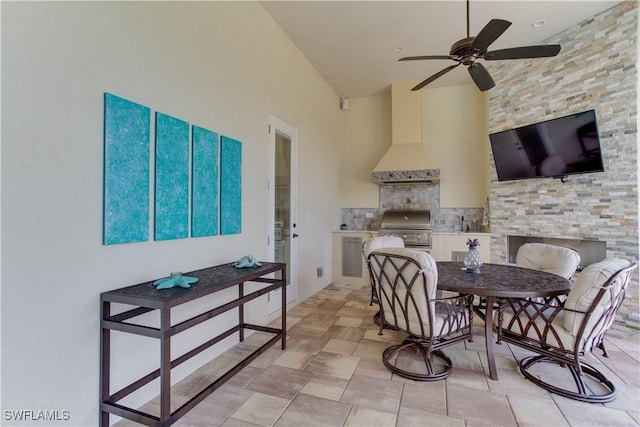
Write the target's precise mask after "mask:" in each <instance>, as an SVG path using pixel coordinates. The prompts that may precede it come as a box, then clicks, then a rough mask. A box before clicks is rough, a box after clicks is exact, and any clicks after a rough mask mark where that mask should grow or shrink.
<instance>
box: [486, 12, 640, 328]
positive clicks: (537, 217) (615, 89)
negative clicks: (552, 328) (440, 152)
mask: <svg viewBox="0 0 640 427" xmlns="http://www.w3.org/2000/svg"><path fill="white" fill-rule="evenodd" d="M637 21H638V3H637V2H632V1H629V2H624V3H621V4H618V5H616V6H614V7H613V8H612V9H610V10H608V11H605V12H603V13H601V14H599V15H597V16H595V17H594V18H591V19H589V20H586V21H584V22H582V23H580V24H578V25H576V26H574V27H571V28H569V29H567V30H565V31H563V32H562V33H559V34H557V35H555V36H553V37H551V38H550V39H548V40H546V41H545V43H559V44H561V45H562V50H561V52H560V54H559V55H558V56H557V57H555V58H545V59H531V60H515V61H495V62H493V61H492V62H491V63H488V64H487V69H488V70H489V72H490V73H491V75H492V76H493V79H494V80H495V82H496V87H495V88H493V89H491V93H490V98H489V132H490V133H493V132H498V131H502V130H505V129H509V128H513V127H517V126H522V125H525V124H530V123H535V122H540V121H543V120H548V119H552V118H556V117H561V116H565V115H567V114H572V113H575V112H579V111H584V110H590V109H595V110H596V116H597V121H598V128H599V133H600V143H601V147H602V154H603V157H604V166H605V172H603V173H594V174H582V175H572V176H569V177H568V178H567V180H566V183H562V182H560V180H558V179H551V178H541V179H530V180H523V181H510V182H498V181H497V175H496V171H495V166H494V163H493V158H491V161H490V168H491V170H490V179H491V180H492V181H491V192H490V205H491V231H492V234H493V237H492V242H491V252H492V253H491V261H492V262H504V261H505V260H506V241H507V236H509V235H527V236H541V237H558V238H568V239H596V240H603V241H606V243H607V256H610V257H622V258H626V259H635V260H638V176H637V173H638V161H637V160H638V159H637V154H638V153H637V147H638V140H637V59H638V58H637V36H638V33H637ZM638 306H639V298H638V271H637V270H636V272H635V273H634V278H633V282H632V283H631V285H630V289H629V290H628V293H627V298H626V300H625V302H624V305H623V307H622V309H621V310H620V312H619V314H618V316H617V318H616V323H615V327H616V328H618V329H626V330H635V331H638V330H640V315H639V310H638Z"/></svg>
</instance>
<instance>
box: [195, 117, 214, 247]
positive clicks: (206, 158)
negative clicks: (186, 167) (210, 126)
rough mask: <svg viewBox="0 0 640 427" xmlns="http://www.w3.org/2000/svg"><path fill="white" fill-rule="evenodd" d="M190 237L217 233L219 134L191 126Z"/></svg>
mask: <svg viewBox="0 0 640 427" xmlns="http://www.w3.org/2000/svg"><path fill="white" fill-rule="evenodd" d="M192 138H193V142H192V146H193V150H192V161H191V164H192V166H191V169H192V178H191V181H192V183H191V237H204V236H215V235H217V234H218V210H219V204H218V182H219V173H218V159H219V154H218V151H219V143H218V134H217V133H215V132H212V131H210V130H207V129H204V128H201V127H199V126H195V125H194V126H193V132H192Z"/></svg>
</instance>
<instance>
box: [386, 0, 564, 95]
mask: <svg viewBox="0 0 640 427" xmlns="http://www.w3.org/2000/svg"><path fill="white" fill-rule="evenodd" d="M510 26H511V22H509V21H506V20H504V19H492V20H491V21H489V23H488V24H487V25H485V26H484V28H483V29H482V30H481V31H480V33H478V35H477V36H475V37H471V36H470V35H469V0H467V37H466V38H464V39H462V40H458V41H457V42H455V43H454V44H453V45H452V46H451V50H450V51H449V55H424V56H407V57H404V58H400V59H399V60H398V61H421V60H425V59H451V60H453V61H456V62H457V64H455V65H451V66H449V67H447V68H444V69H442V70H440V71H438V72H437V73H436V74H434V75H432V76H430V77H428V78H427V79H425V80H423V81H422V82H420V83H419V84H417V85H416V86H415V87H414V88H412V89H411V90H420V89H422V88H423V87H425V86H426V85H428V84H429V83H431V82H433V81H434V80H436V79H438V78H440V77H441V76H443V75H445V74H446V73H448V72H449V71H451V70H453V69H454V68H456V67H458V66H459V65H461V64H462V65H466V66H467V70H468V71H469V75H471V78H472V79H473V81H474V83H475V84H476V86H477V87H478V89H480V90H481V91H483V92H484V91H486V90H489V89H491V88H492V87H494V86H495V85H496V84H495V82H494V81H493V79H492V78H491V75H490V74H489V72H488V71H487V69H486V68H485V67H484V66H483V65H482V64H481V63H479V62H476V61H478V60H479V59H484V60H485V61H496V60H504V59H525V58H549V57H552V56H556V55H557V54H558V53H560V45H559V44H553V45H537V46H521V47H513V48H508V49H500V50H494V51H490V52H487V49H488V48H489V46H490V45H491V44H492V43H493V42H494V41H496V40H497V39H498V37H500V36H501V35H502V33H504V32H505V31H506V30H507V29H508V28H509V27H510Z"/></svg>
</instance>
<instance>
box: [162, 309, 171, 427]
mask: <svg viewBox="0 0 640 427" xmlns="http://www.w3.org/2000/svg"><path fill="white" fill-rule="evenodd" d="M170 328H171V309H170V308H163V309H161V310H160V329H161V331H162V338H161V339H160V425H163V426H164V425H169V423H168V421H169V417H171V337H169V334H168V332H169V329H170Z"/></svg>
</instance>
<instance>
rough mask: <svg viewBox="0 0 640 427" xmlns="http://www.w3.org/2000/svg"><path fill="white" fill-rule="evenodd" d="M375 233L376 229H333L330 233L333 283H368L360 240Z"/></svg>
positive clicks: (362, 240)
mask: <svg viewBox="0 0 640 427" xmlns="http://www.w3.org/2000/svg"><path fill="white" fill-rule="evenodd" d="M377 235H378V232H377V231H369V230H335V231H333V232H332V233H331V240H332V248H331V249H332V271H333V275H332V277H331V279H332V281H333V283H340V284H353V285H355V284H357V285H367V284H369V273H368V272H367V269H366V266H365V263H364V258H363V257H362V242H364V241H365V240H367V239H371V238H372V237H374V236H377Z"/></svg>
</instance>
